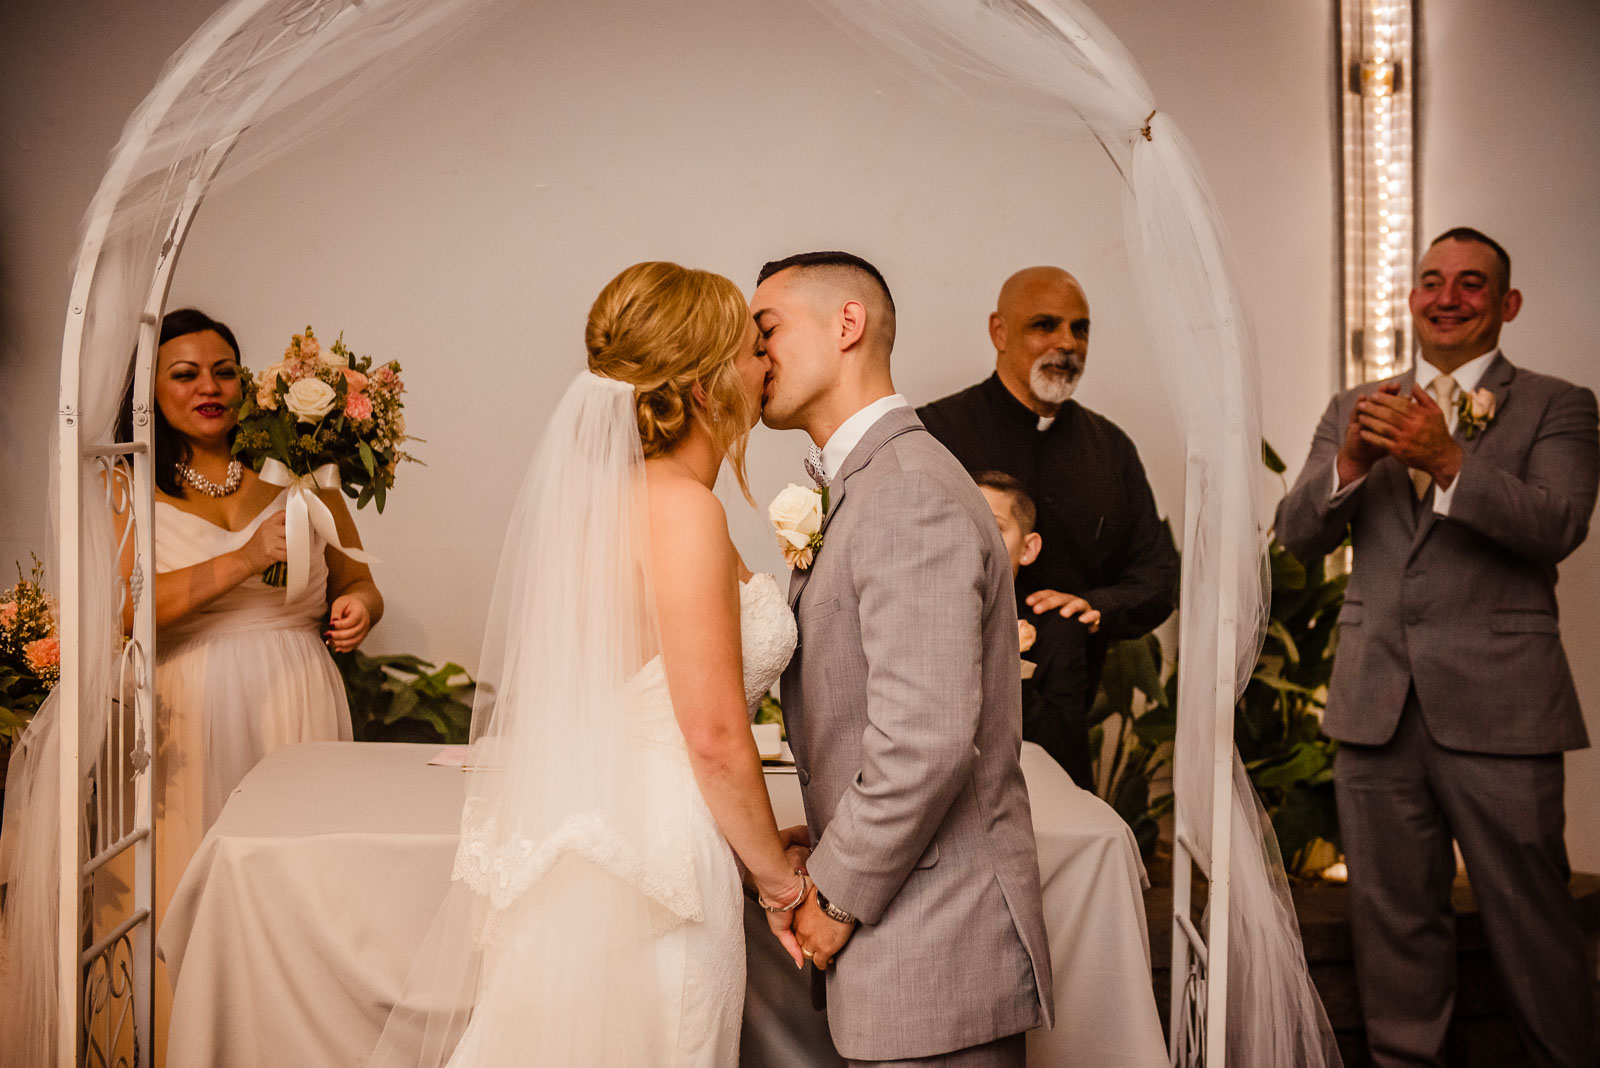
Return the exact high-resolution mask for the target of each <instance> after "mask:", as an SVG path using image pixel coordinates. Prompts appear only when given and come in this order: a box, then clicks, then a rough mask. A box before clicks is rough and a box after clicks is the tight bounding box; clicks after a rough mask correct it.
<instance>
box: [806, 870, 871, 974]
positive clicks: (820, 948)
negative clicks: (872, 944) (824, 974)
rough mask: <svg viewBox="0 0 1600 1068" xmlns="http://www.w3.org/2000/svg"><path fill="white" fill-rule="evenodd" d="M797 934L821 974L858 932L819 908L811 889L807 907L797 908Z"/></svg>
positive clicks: (854, 926)
mask: <svg viewBox="0 0 1600 1068" xmlns="http://www.w3.org/2000/svg"><path fill="white" fill-rule="evenodd" d="M794 933H795V936H796V937H797V938H798V939H799V941H800V948H801V951H802V952H803V953H804V954H806V955H807V956H809V957H810V959H811V963H812V964H814V965H816V967H817V970H818V971H827V970H828V965H830V964H832V963H833V958H834V957H837V956H838V955H839V951H840V950H841V949H843V948H844V944H845V943H846V942H848V941H850V936H851V935H853V934H855V933H856V925H855V924H853V923H840V922H839V921H838V920H836V919H834V918H833V917H832V916H829V915H828V914H827V913H825V912H823V911H822V909H820V908H818V907H817V894H816V891H815V890H812V891H811V893H810V894H808V895H807V896H806V902H805V904H803V905H801V906H800V907H799V908H798V909H795V913H794Z"/></svg>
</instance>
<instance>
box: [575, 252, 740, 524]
mask: <svg viewBox="0 0 1600 1068" xmlns="http://www.w3.org/2000/svg"><path fill="white" fill-rule="evenodd" d="M749 319H750V309H749V307H748V306H747V305H746V304H745V300H744V295H743V294H741V293H740V292H739V287H738V286H736V285H734V284H733V283H732V282H731V281H729V280H728V279H726V278H724V277H722V276H721V275H720V274H713V273H711V272H710V271H697V270H693V269H691V268H688V267H680V266H678V265H677V264H676V263H665V262H660V261H654V262H650V263H636V264H634V265H633V266H632V267H629V268H628V269H627V270H625V271H623V272H622V273H621V274H619V275H617V276H616V277H615V278H613V279H612V280H611V281H610V282H609V283H608V284H607V285H606V287H605V288H604V289H602V290H601V291H600V295H599V296H598V297H596V298H595V301H594V307H592V308H590V309H589V323H588V326H587V327H585V329H584V346H585V347H586V348H587V349H588V350H589V370H591V371H593V372H594V373H595V374H597V375H603V376H605V377H606V378H614V379H616V380H617V381H619V382H626V383H628V384H629V385H631V386H632V387H633V390H634V398H635V401H636V403H637V405H638V411H639V443H640V444H641V445H642V446H643V448H644V454H645V456H646V457H652V456H662V455H665V454H666V453H669V452H671V451H672V450H673V448H674V447H675V446H677V444H678V443H679V442H681V441H682V440H683V439H684V438H685V437H687V436H688V434H689V431H690V428H691V427H692V426H693V424H694V423H695V422H697V421H698V422H699V423H700V424H701V425H702V426H704V427H705V428H706V430H707V431H709V432H710V434H711V440H712V443H713V444H714V445H715V446H716V447H717V450H718V451H719V452H722V453H723V454H724V455H726V456H727V457H728V463H729V465H730V466H731V467H732V468H733V473H734V476H735V477H736V478H738V480H739V488H740V489H741V490H742V491H743V492H744V495H745V498H746V499H747V500H748V499H749V498H750V487H749V484H748V483H747V482H746V481H745V471H744V451H745V443H746V442H747V441H748V439H749V436H750V427H751V425H752V424H753V423H754V421H755V420H754V417H755V414H756V413H755V412H753V411H752V410H751V404H750V400H749V398H748V397H747V396H746V395H745V391H744V387H743V384H742V383H741V382H740V380H739V372H738V369H737V368H736V367H735V366H734V361H735V360H736V359H737V358H738V356H739V353H740V350H741V347H742V345H743V342H744V337H745V328H746V325H747V324H748V322H749ZM696 385H699V386H700V388H701V390H702V391H703V392H704V396H705V403H704V404H703V405H702V404H701V403H699V402H698V401H696V399H695V397H694V395H693V390H694V387H695V386H696Z"/></svg>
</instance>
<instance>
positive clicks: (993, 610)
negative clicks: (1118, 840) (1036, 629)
mask: <svg viewBox="0 0 1600 1068" xmlns="http://www.w3.org/2000/svg"><path fill="white" fill-rule="evenodd" d="M830 497H831V500H830V502H829V503H830V507H829V511H828V515H827V517H826V519H825V523H824V526H823V528H822V534H823V545H822V548H821V549H820V550H819V551H818V553H817V555H816V559H815V561H814V563H813V566H812V567H811V569H810V570H808V571H796V572H795V573H794V575H793V578H792V580H791V583H790V593H789V600H790V604H791V606H792V607H793V608H794V609H795V614H796V617H797V619H798V621H799V628H800V644H799V647H798V648H797V649H796V651H795V655H794V658H793V660H792V661H791V662H790V664H789V668H788V670H787V671H786V672H785V673H784V676H783V706H784V718H785V721H786V723H787V725H788V730H789V738H790V743H791V745H792V747H793V749H794V754H795V762H796V765H797V769H798V774H799V777H800V784H801V790H802V793H803V795H804V798H805V807H806V820H807V823H808V824H809V825H810V830H811V835H812V840H813V842H814V843H815V846H816V848H815V851H814V852H813V853H812V854H811V859H810V861H809V865H808V867H809V870H810V872H811V875H812V877H813V878H814V879H815V881H816V884H817V886H818V888H819V889H820V890H821V891H822V892H823V893H824V894H826V895H827V897H828V898H829V899H830V901H832V902H833V903H834V904H836V905H838V906H839V907H840V908H843V909H845V910H846V911H848V912H851V913H854V914H855V916H856V917H857V918H858V919H859V920H860V921H861V925H860V927H859V928H858V929H857V930H856V932H855V934H854V936H853V937H852V938H851V940H850V942H849V943H848V944H847V945H846V946H845V947H844V949H843V950H841V951H840V953H839V956H838V959H837V962H836V963H835V964H834V965H833V967H832V968H831V969H830V971H829V972H828V1018H829V1027H830V1030H831V1031H832V1034H833V1039H834V1044H835V1045H836V1046H837V1047H838V1049H839V1052H840V1053H841V1054H842V1055H844V1056H845V1057H847V1058H850V1059H851V1060H866V1061H876V1060H898V1059H908V1058H915V1057H927V1056H933V1055H936V1054H941V1053H947V1052H950V1051H953V1050H958V1049H963V1048H966V1047H971V1046H977V1045H981V1044H983V1043H987V1042H990V1041H993V1040H995V1039H998V1038H1002V1037H1004V1036H1007V1035H1013V1034H1016V1033H1018V1032H1022V1031H1026V1030H1028V1029H1030V1028H1034V1027H1037V1026H1039V1025H1040V1024H1041V1023H1044V1022H1048V1021H1049V1020H1050V1019H1051V1017H1052V999H1051V985H1050V958H1049V947H1048V943H1047V941H1046V938H1045V929H1044V918H1043V913H1042V909H1041V905H1040V896H1039V866H1038V853H1037V850H1036V847H1035V845H1034V838H1033V827H1032V822H1031V818H1030V814H1029V807H1028V795H1027V786H1026V783H1025V782H1024V780H1023V777H1022V771H1021V768H1020V766H1019V765H1018V763H1017V759H1018V753H1019V752H1020V750H1021V745H1022V717H1021V674H1020V667H1019V657H1018V652H1017V622H1016V621H1017V613H1016V601H1015V594H1014V593H1013V589H1012V582H1011V570H1010V562H1009V560H1008V558H1007V556H1006V551H1005V546H1004V544H1003V543H1002V542H1001V540H1000V536H999V531H998V528H997V527H996V525H995V522H994V517H993V515H992V514H991V513H990V511H989V508H988V506H987V504H986V503H985V502H984V499H983V497H982V495H981V494H980V493H979V492H978V490H977V487H976V486H975V485H974V484H973V482H972V479H971V477H970V476H969V475H967V473H966V472H965V471H963V470H962V468H961V466H960V464H958V463H957V462H956V460H955V459H954V457H952V456H951V455H950V454H949V453H948V452H947V451H946V450H945V449H944V447H943V446H941V445H939V444H938V443H937V442H936V441H935V440H934V439H933V437H932V436H931V435H930V434H928V432H927V431H926V430H925V429H924V428H923V426H922V424H921V422H919V421H918V419H917V417H916V415H915V414H914V413H913V412H912V410H911V409H910V408H899V409H895V410H893V411H891V412H889V413H888V414H886V415H885V416H883V417H882V418H881V419H879V420H878V422H877V423H875V424H874V425H873V426H872V427H871V428H870V429H869V430H868V431H867V432H866V435H865V436H864V437H863V438H862V439H861V441H860V443H859V444H857V446H856V447H855V448H854V449H853V450H852V451H851V453H850V455H849V456H848V457H846V458H845V461H844V463H843V465H842V466H841V467H840V469H839V471H838V473H837V475H836V476H835V477H834V479H833V482H832V484H831V487H830Z"/></svg>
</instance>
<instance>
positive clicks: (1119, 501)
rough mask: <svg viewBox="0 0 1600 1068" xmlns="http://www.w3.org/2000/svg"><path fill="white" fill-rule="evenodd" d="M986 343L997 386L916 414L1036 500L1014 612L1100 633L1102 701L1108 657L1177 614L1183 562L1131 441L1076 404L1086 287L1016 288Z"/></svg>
mask: <svg viewBox="0 0 1600 1068" xmlns="http://www.w3.org/2000/svg"><path fill="white" fill-rule="evenodd" d="M989 338H990V340H991V341H992V342H993V343H994V349H995V372H994V374H993V375H991V376H990V377H989V378H988V379H986V380H985V381H983V382H980V383H978V384H977V385H975V386H973V387H971V388H970V389H965V390H962V391H961V392H959V393H955V394H952V395H951V396H948V397H945V398H944V399H942V400H937V401H934V402H933V403H932V404H928V405H925V406H924V407H922V408H919V409H918V410H917V414H918V415H919V416H921V417H922V421H923V423H924V424H925V425H926V426H927V428H928V429H929V430H930V431H931V432H932V433H933V435H934V437H936V438H938V439H939V441H941V442H943V443H944V445H945V447H946V448H948V449H949V450H950V451H951V452H952V453H954V454H955V455H956V458H957V459H958V460H960V461H961V462H962V464H964V465H965V466H966V468H967V469H968V470H969V471H974V472H977V471H1003V472H1005V473H1006V474H1008V475H1011V476H1013V477H1014V478H1016V479H1017V480H1018V481H1020V482H1021V483H1022V485H1023V486H1024V487H1025V488H1026V490H1027V492H1028V494H1029V496H1031V497H1032V498H1033V501H1034V504H1035V506H1036V507H1037V509H1038V518H1037V529H1038V531H1039V534H1040V535H1041V536H1042V538H1043V542H1044V545H1043V548H1042V550H1041V552H1040V554H1039V558H1038V559H1037V560H1036V561H1035V562H1034V563H1033V564H1032V565H1030V566H1029V567H1026V568H1023V569H1022V572H1021V573H1020V575H1019V576H1018V578H1017V601H1018V604H1019V606H1022V605H1026V606H1027V607H1028V608H1031V609H1032V611H1033V612H1034V613H1035V614H1042V613H1044V612H1048V611H1057V612H1059V613H1060V614H1061V615H1063V616H1065V617H1067V618H1069V619H1071V618H1076V619H1078V620H1080V621H1082V622H1083V623H1084V624H1085V625H1087V626H1088V627H1089V628H1090V630H1091V631H1092V636H1091V639H1090V644H1089V650H1088V671H1087V672H1086V675H1085V679H1086V684H1087V686H1088V694H1089V698H1090V699H1091V700H1092V697H1093V694H1094V692H1095V690H1096V689H1097V688H1098V686H1099V681H1100V672H1101V668H1102V667H1103V665H1104V662H1105V654H1106V647H1107V646H1108V645H1109V644H1110V643H1111V642H1114V641H1121V640H1123V639H1126V638H1137V637H1139V636H1141V635H1143V634H1147V633H1149V632H1150V631H1151V630H1153V629H1155V628H1156V627H1157V626H1159V625H1160V624H1161V623H1162V622H1163V621H1164V620H1165V619H1166V618H1167V617H1168V616H1169V615H1171V613H1172V609H1173V607H1174V605H1175V604H1176V600H1177V590H1178V550H1177V548H1176V547H1175V546H1174V545H1173V542H1172V533H1171V531H1170V530H1168V528H1167V525H1166V523H1165V522H1164V521H1163V520H1162V519H1161V517H1160V516H1159V515H1158V514H1157V513H1156V503H1155V498H1154V496H1153V495H1152V494H1151V492H1150V484H1149V482H1148V481H1147V480H1146V478H1145V473H1144V465H1143V464H1141V463H1140V462H1139V453H1138V450H1137V449H1135V448H1134V445H1133V442H1132V440H1130V439H1129V437H1128V435H1127V434H1125V433H1123V432H1122V430H1121V429H1120V428H1119V427H1117V425H1116V424H1115V423H1113V422H1111V420H1109V419H1107V418H1106V417H1105V416H1103V415H1100V414H1098V413H1097V412H1093V411H1090V410H1089V409H1088V408H1085V407H1084V406H1083V405H1081V404H1079V403H1078V402H1077V401H1075V400H1072V399H1071V398H1072V392H1073V390H1074V389H1075V388H1076V387H1077V385H1078V383H1079V382H1080V381H1081V380H1082V378H1083V371H1084V367H1085V364H1086V360H1087V357H1088V351H1089V301H1088V298H1087V297H1085V296H1084V292H1083V288H1082V287H1081V286H1080V285H1079V284H1078V281H1077V279H1075V278H1073V277H1072V275H1070V274H1068V273H1067V272H1066V271H1064V270H1062V269H1061V268H1059V267H1028V268H1026V269H1024V270H1021V271H1018V272H1017V273H1016V274H1014V275H1012V276H1011V277H1010V278H1008V279H1006V282H1005V284H1004V285H1003V286H1001V288H1000V298H999V300H998V301H997V302H996V308H995V311H994V312H993V313H992V314H991V315H990V316H989ZM1024 614H1026V610H1024Z"/></svg>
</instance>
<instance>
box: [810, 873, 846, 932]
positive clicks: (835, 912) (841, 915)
mask: <svg viewBox="0 0 1600 1068" xmlns="http://www.w3.org/2000/svg"><path fill="white" fill-rule="evenodd" d="M811 885H812V886H816V885H817V884H816V883H812V884H811ZM817 908H819V909H821V910H822V914H823V915H824V916H826V917H828V919H830V920H833V921H835V922H837V923H844V924H854V923H855V922H856V918H855V917H854V916H852V915H850V914H849V913H848V912H846V911H845V910H844V909H842V908H840V907H839V906H838V905H835V904H834V903H833V902H831V901H829V900H828V899H827V898H825V897H823V896H822V887H820V886H818V887H817Z"/></svg>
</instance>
